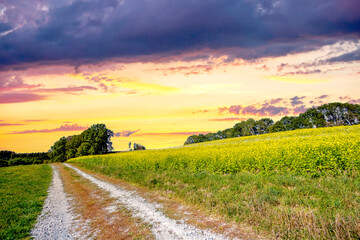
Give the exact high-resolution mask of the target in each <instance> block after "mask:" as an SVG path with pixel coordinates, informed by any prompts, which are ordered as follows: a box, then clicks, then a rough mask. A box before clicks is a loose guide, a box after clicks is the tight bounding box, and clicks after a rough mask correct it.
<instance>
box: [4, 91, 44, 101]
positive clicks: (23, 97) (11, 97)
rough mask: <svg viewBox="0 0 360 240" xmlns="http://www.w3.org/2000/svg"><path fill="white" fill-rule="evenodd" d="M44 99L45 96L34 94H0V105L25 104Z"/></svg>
mask: <svg viewBox="0 0 360 240" xmlns="http://www.w3.org/2000/svg"><path fill="white" fill-rule="evenodd" d="M46 99H47V96H43V95H39V94H34V93H0V104H7V103H26V102H33V101H41V100H46Z"/></svg>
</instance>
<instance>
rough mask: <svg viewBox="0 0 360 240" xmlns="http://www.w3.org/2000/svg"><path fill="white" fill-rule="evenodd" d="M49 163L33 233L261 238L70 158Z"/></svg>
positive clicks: (90, 236)
mask: <svg viewBox="0 0 360 240" xmlns="http://www.w3.org/2000/svg"><path fill="white" fill-rule="evenodd" d="M52 168H53V179H52V184H51V186H50V188H49V190H48V197H47V199H46V200H45V204H44V207H43V211H42V213H41V215H40V216H39V217H38V220H37V223H36V226H35V227H34V229H33V230H32V236H33V237H34V238H35V239H107V240H111V239H129V240H130V239H149V240H153V239H166V240H168V239H189V240H190V239H191V240H192V239H194V240H197V239H208V240H210V239H214V240H215V239H216V240H217V239H219V240H223V239H265V238H263V237H260V236H258V235H257V234H255V233H254V232H253V231H252V230H251V229H249V228H246V227H244V226H241V225H240V224H239V223H236V224H235V223H229V222H226V221H224V219H221V218H218V217H216V216H209V215H208V214H206V213H205V212H202V211H200V210H199V209H196V208H194V207H192V206H186V205H183V204H181V203H180V202H178V201H177V200H171V199H169V198H167V197H165V196H164V195H161V194H159V193H154V192H149V191H148V190H147V189H145V188H144V189H143V188H141V187H136V186H133V185H131V184H128V183H125V182H122V181H120V180H117V179H112V178H109V177H106V176H104V175H101V174H97V173H93V172H91V171H88V170H86V169H79V168H77V167H74V166H73V165H70V164H54V165H52ZM210 229H211V230H210Z"/></svg>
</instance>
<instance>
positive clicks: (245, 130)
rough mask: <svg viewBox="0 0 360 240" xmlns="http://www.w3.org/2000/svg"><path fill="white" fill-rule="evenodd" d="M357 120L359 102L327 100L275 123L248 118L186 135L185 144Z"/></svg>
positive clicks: (348, 123)
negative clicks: (211, 131)
mask: <svg viewBox="0 0 360 240" xmlns="http://www.w3.org/2000/svg"><path fill="white" fill-rule="evenodd" d="M359 123H360V105H358V104H350V103H329V104H324V105H322V106H320V107H317V108H310V109H308V110H307V111H306V112H304V113H301V114H300V115H299V116H285V117H283V118H281V119H280V120H279V121H277V122H275V123H274V121H273V120H272V119H270V118H262V119H260V120H257V121H256V120H254V119H252V118H250V119H248V120H246V121H241V122H239V123H236V124H235V125H234V127H232V128H228V129H225V130H222V131H218V132H216V133H208V134H199V135H192V136H189V137H188V138H187V140H186V141H185V143H184V144H185V145H186V144H192V143H198V142H206V141H213V140H219V139H225V138H234V137H242V136H251V135H260V134H265V133H272V132H281V131H289V130H295V129H303V128H319V127H332V126H342V125H355V124H359Z"/></svg>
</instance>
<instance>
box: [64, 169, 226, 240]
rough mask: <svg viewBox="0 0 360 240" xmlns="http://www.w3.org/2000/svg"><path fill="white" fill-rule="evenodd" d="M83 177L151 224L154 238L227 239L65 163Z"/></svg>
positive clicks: (133, 193)
mask: <svg viewBox="0 0 360 240" xmlns="http://www.w3.org/2000/svg"><path fill="white" fill-rule="evenodd" d="M65 165H66V166H67V167H69V168H71V169H73V170H74V171H76V173H78V174H79V175H80V176H82V177H83V178H85V179H88V180H89V181H91V182H92V183H94V184H96V185H97V186H98V187H99V188H100V189H103V190H105V191H107V192H109V194H110V196H111V197H112V198H114V199H116V200H117V203H118V204H120V205H122V206H124V207H125V208H127V209H128V210H130V211H131V212H132V216H133V217H136V218H139V219H142V220H143V221H144V222H146V223H148V224H149V225H150V226H151V231H152V233H153V234H154V236H155V238H156V239H166V240H167V239H202V240H203V239H214V240H215V239H219V240H222V239H227V238H226V237H225V236H222V235H219V234H215V233H213V232H211V231H209V230H201V229H198V228H196V227H194V226H192V225H189V224H186V223H185V222H184V221H182V220H174V219H171V218H169V217H167V216H165V215H164V214H163V213H162V211H161V205H159V204H154V203H150V202H148V201H146V200H145V199H144V198H142V197H141V196H139V195H137V194H136V192H133V191H128V190H125V189H121V188H119V187H117V186H115V185H113V184H111V183H108V182H105V181H102V180H99V179H97V178H95V177H93V176H91V175H89V174H87V173H85V172H83V171H81V170H80V169H78V168H76V167H74V166H72V165H69V164H65Z"/></svg>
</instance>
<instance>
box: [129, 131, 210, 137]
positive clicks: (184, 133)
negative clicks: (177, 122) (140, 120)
mask: <svg viewBox="0 0 360 240" xmlns="http://www.w3.org/2000/svg"><path fill="white" fill-rule="evenodd" d="M209 132H210V131H208V132H207V131H202V132H156V133H139V134H136V135H137V136H168V135H185V136H190V135H198V134H207V133H209Z"/></svg>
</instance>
